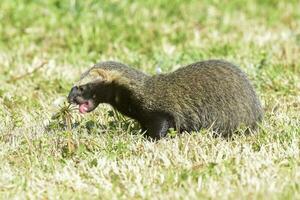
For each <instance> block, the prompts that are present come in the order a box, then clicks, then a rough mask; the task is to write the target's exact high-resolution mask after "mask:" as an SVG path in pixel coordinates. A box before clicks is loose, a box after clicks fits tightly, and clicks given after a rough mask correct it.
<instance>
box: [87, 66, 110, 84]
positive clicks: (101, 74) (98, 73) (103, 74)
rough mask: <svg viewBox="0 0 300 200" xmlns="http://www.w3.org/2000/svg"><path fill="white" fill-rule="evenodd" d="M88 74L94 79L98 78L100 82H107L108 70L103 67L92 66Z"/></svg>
mask: <svg viewBox="0 0 300 200" xmlns="http://www.w3.org/2000/svg"><path fill="white" fill-rule="evenodd" d="M89 76H91V77H92V78H94V79H95V80H100V81H102V82H108V81H109V75H108V72H107V71H106V70H104V69H99V68H98V69H97V68H93V69H91V70H90V71H89Z"/></svg>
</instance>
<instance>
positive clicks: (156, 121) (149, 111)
mask: <svg viewBox="0 0 300 200" xmlns="http://www.w3.org/2000/svg"><path fill="white" fill-rule="evenodd" d="M93 71H94V72H95V71H96V72H97V73H96V74H97V75H96V77H97V76H99V77H100V78H99V79H98V80H97V78H96V79H92V80H90V81H89V82H87V83H85V84H81V83H79V84H78V85H77V86H76V87H79V88H80V89H81V93H79V92H74V91H71V92H70V94H69V101H70V102H74V99H75V98H76V96H82V97H83V99H92V98H93V103H94V104H93V108H92V109H91V110H93V109H95V108H96V107H97V106H98V104H99V103H109V104H110V105H112V106H113V107H114V108H116V109H117V110H118V111H120V112H121V113H123V114H125V115H127V116H129V117H131V118H133V119H135V120H137V121H138V122H139V123H140V124H141V126H142V128H143V130H145V131H146V135H148V136H150V137H152V138H155V139H159V138H161V137H164V136H165V135H166V133H167V130H168V129H169V128H175V129H176V130H177V131H179V132H182V131H188V132H189V131H197V130H200V129H202V128H210V129H211V130H213V131H215V132H216V133H218V134H221V135H223V136H229V135H231V134H232V133H234V132H235V131H236V129H238V128H239V127H241V126H246V127H248V128H250V129H255V128H256V126H257V122H259V121H261V119H262V116H263V114H262V108H261V104H260V101H259V99H258V98H257V96H256V94H255V91H254V89H253V87H252V86H251V84H250V82H249V80H248V79H247V77H246V75H245V74H244V73H243V72H242V71H241V70H240V69H239V68H238V67H236V66H235V65H233V64H231V63H229V62H226V61H222V60H208V61H202V62H197V63H194V64H191V65H188V66H185V67H182V68H180V69H178V70H176V71H174V72H172V73H168V74H159V75H154V76H148V75H146V74H144V73H142V72H140V71H138V70H135V69H133V68H130V67H128V66H126V65H124V64H121V63H117V62H112V61H110V62H102V63H99V64H96V65H95V66H94V67H92V68H91V69H90V70H88V71H87V72H86V73H84V74H83V76H82V78H81V80H83V79H85V77H86V76H87V75H88V74H90V73H91V72H93ZM82 92H84V93H85V94H83V93H82ZM75 102H76V101H75Z"/></svg>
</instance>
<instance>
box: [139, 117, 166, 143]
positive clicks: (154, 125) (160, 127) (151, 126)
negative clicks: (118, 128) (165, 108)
mask: <svg viewBox="0 0 300 200" xmlns="http://www.w3.org/2000/svg"><path fill="white" fill-rule="evenodd" d="M142 127H143V129H144V130H145V131H146V135H147V136H149V137H151V138H152V139H154V140H158V139H160V138H162V137H164V136H166V135H167V131H168V129H169V128H170V122H169V119H168V118H167V117H163V116H153V117H151V118H150V119H149V120H147V122H145V123H144V124H142Z"/></svg>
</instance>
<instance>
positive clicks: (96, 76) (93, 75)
mask: <svg viewBox="0 0 300 200" xmlns="http://www.w3.org/2000/svg"><path fill="white" fill-rule="evenodd" d="M108 79H109V75H108V72H107V71H106V70H103V69H99V68H92V69H90V70H88V71H86V72H85V73H83V74H82V75H81V77H80V80H79V81H78V83H77V84H76V85H78V86H79V85H84V84H87V83H90V82H95V81H98V82H103V83H105V82H109V80H108Z"/></svg>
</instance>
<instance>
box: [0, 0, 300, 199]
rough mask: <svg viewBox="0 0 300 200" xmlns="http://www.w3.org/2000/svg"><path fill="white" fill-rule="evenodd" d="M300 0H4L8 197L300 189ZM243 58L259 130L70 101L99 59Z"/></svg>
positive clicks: (148, 65) (0, 51)
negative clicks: (89, 109) (219, 129)
mask: <svg viewBox="0 0 300 200" xmlns="http://www.w3.org/2000/svg"><path fill="white" fill-rule="evenodd" d="M299 7H300V2H299V1H297V0H289V1H284V0H282V1H276V0H266V1H260V0H248V1H242V0H232V1H229V0H228V1H227V0H226V1H223V0H211V1H210V0H204V1H196V0H186V1H180V0H174V1H172V0H169V1H168V0H153V1H129V0H124V1H123V0H120V1H119V0H114V1H96V0H95V1H92V0H87V1H77V0H66V1H59V0H48V1H35V0H26V1H25V0H24V1H23V0H1V2H0V10H1V12H0V163H1V165H0V198H1V199H24V198H27V199H199V198H200V199H201V198H204V199H206V198H207V199H300V159H299V158H300V150H299V146H300V140H299V139H300V117H299V116H300V114H299V113H300V59H299V55H300V12H299ZM212 58H220V59H226V60H228V61H230V62H233V63H235V64H237V65H239V66H240V67H241V68H242V70H244V71H245V72H246V73H247V74H248V77H249V79H250V80H251V82H252V83H253V85H254V87H255V89H256V91H257V93H258V95H259V97H260V99H261V101H262V104H263V107H264V111H265V118H264V121H263V122H262V124H261V125H260V128H259V130H258V131H257V133H254V134H252V135H244V134H243V133H242V132H241V133H240V134H237V135H235V136H234V137H233V138H231V139H224V138H214V137H212V134H211V133H210V131H207V130H202V131H200V132H197V133H189V134H188V133H185V134H182V135H179V136H178V135H176V133H174V132H172V131H171V132H170V134H169V136H168V137H167V138H165V139H162V140H160V141H157V142H153V141H149V140H147V139H145V138H144V137H143V136H142V135H141V134H140V131H139V126H138V124H136V123H135V122H134V121H132V120H130V119H128V118H125V117H124V116H122V115H120V114H118V113H117V112H115V111H114V110H112V109H111V108H110V107H109V106H108V105H103V106H100V107H99V108H98V109H97V110H96V111H95V112H93V113H90V114H88V115H84V116H82V115H79V114H78V111H77V110H74V109H73V108H69V107H68V106H67V104H64V101H65V97H66V95H67V94H68V91H69V89H70V88H71V86H72V84H73V83H74V82H75V81H76V80H78V78H79V76H80V74H81V72H83V71H84V70H86V69H87V68H89V67H90V66H91V65H92V64H93V63H95V62H98V61H105V60H116V61H121V62H124V63H127V64H129V65H131V66H133V67H136V68H138V69H140V70H142V71H144V72H145V73H148V74H155V73H157V71H159V70H161V71H162V73H166V72H169V71H173V70H175V69H177V68H179V67H180V66H183V65H186V64H189V63H192V62H195V61H199V60H205V59H212Z"/></svg>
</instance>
